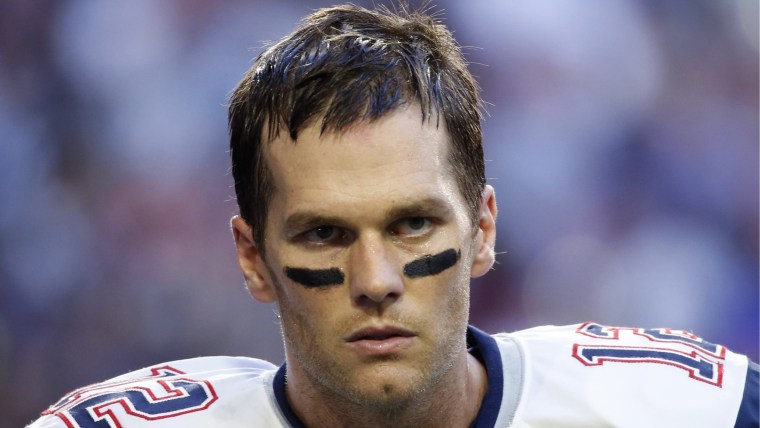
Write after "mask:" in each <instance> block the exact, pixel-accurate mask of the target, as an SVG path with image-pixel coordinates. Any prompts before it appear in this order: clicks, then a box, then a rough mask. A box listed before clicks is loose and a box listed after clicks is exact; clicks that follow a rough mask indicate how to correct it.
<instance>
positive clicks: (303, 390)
mask: <svg viewBox="0 0 760 428" xmlns="http://www.w3.org/2000/svg"><path fill="white" fill-rule="evenodd" d="M291 367H292V369H291ZM487 389H488V379H487V376H486V371H485V367H483V365H482V364H481V363H480V362H479V361H478V360H477V359H476V358H475V357H473V356H472V355H470V354H469V353H467V352H466V351H465V352H464V355H462V356H461V357H460V358H458V359H457V361H456V362H455V363H454V364H453V365H452V367H451V369H450V370H449V371H448V372H447V373H446V374H445V375H444V376H443V377H442V378H441V379H440V380H439V381H438V382H437V383H436V384H435V385H433V387H431V388H428V389H426V390H425V391H424V392H422V393H421V394H419V395H417V396H415V397H414V399H411V400H403V402H401V403H392V404H388V405H385V403H380V404H378V403H362V404H359V403H356V402H353V401H350V400H348V399H346V397H343V396H341V395H340V394H338V393H336V392H334V391H330V390H327V389H326V388H322V387H320V385H318V384H317V383H315V382H310V381H309V379H308V377H307V376H306V374H305V373H303V372H302V371H300V370H298V368H297V367H294V366H291V365H288V381H287V384H286V395H287V398H288V402H289V403H290V406H291V407H292V408H293V410H294V411H295V413H296V414H297V415H298V417H299V418H300V419H301V421H303V422H304V424H305V425H306V426H308V427H311V428H318V427H355V426H372V427H394V428H401V427H414V428H424V427H440V426H451V427H467V426H469V425H470V424H471V423H472V421H473V420H474V419H475V417H476V416H477V413H478V410H479V409H480V403H481V402H482V400H483V397H484V396H485V393H486V390H487ZM463 400H464V401H463ZM452 404H454V405H452Z"/></svg>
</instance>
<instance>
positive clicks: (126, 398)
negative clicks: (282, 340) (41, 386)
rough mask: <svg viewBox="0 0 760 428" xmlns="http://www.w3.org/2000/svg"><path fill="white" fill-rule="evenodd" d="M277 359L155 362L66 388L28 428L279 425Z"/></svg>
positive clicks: (213, 358) (242, 358)
mask: <svg viewBox="0 0 760 428" xmlns="http://www.w3.org/2000/svg"><path fill="white" fill-rule="evenodd" d="M276 371H277V367H276V366H274V365H273V364H271V363H269V362H266V361H263V360H258V359H254V358H245V357H199V358H192V359H186V360H178V361H172V362H168V363H162V364H157V365H154V366H150V367H146V368H143V369H140V370H136V371H133V372H130V373H127V374H124V375H121V376H117V377H114V378H112V379H109V380H107V381H104V382H100V383H96V384H92V385H88V386H85V387H82V388H79V389H77V390H75V391H72V392H71V393H69V394H67V395H66V396H65V397H63V398H62V399H60V400H58V401H57V402H56V403H54V404H53V405H51V406H50V407H49V408H48V409H47V410H45V411H44V412H43V413H42V417H41V418H40V419H38V420H37V421H35V422H34V423H33V424H31V425H29V427H28V428H53V427H56V428H57V427H68V428H90V427H93V428H94V427H102V426H119V427H123V428H128V427H161V428H174V427H190V428H194V427H205V426H224V427H237V426H240V427H242V426H244V424H247V425H245V426H253V427H256V426H262V427H263V426H272V427H276V426H279V425H280V423H279V421H280V420H281V417H280V416H279V414H278V411H277V410H276V406H275V405H274V397H273V396H272V392H271V387H270V385H271V380H272V378H273V377H274V375H275V373H276Z"/></svg>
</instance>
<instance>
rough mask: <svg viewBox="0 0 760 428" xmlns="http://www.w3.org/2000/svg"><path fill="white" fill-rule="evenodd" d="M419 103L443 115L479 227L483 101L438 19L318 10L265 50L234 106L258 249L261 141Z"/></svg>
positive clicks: (246, 203) (264, 182)
mask: <svg viewBox="0 0 760 428" xmlns="http://www.w3.org/2000/svg"><path fill="white" fill-rule="evenodd" d="M413 103H417V104H419V106H420V108H421V110H422V118H423V121H425V120H431V119H435V120H436V123H438V122H437V121H439V120H440V118H441V117H443V120H444V122H445V124H446V127H447V130H448V133H449V135H450V137H451V150H450V159H449V162H450V165H451V167H452V171H453V172H454V174H455V176H456V179H457V183H458V185H459V190H460V192H462V195H463V196H464V198H465V200H466V201H467V204H468V207H469V209H470V214H471V217H472V219H473V222H474V223H473V224H474V225H476V224H477V219H478V211H479V207H480V200H481V194H482V191H483V186H484V185H485V172H484V162H483V148H482V144H481V143H482V134H481V104H482V102H481V100H480V96H479V88H478V86H477V83H476V82H475V79H474V78H473V76H472V75H471V74H470V72H469V71H468V70H467V63H466V61H465V60H464V57H463V56H462V53H461V50H460V47H459V45H458V44H457V43H456V41H455V40H454V37H453V36H452V34H451V32H449V30H448V29H447V28H446V27H445V26H444V25H443V24H441V23H440V22H437V21H436V20H435V19H434V16H432V15H428V14H427V13H426V12H425V11H410V10H409V9H408V8H407V7H404V6H402V7H400V10H398V11H391V10H390V9H388V8H385V7H381V8H379V9H378V10H367V9H364V8H361V7H358V6H354V5H345V6H336V7H331V8H326V9H320V10H318V11H316V12H314V13H313V14H311V15H308V16H306V17H305V18H304V19H303V21H302V23H301V26H300V27H299V28H298V29H296V30H295V31H294V32H293V33H291V34H290V35H288V36H286V37H285V38H283V39H281V40H280V41H279V42H277V43H276V44H274V45H272V46H271V47H270V48H269V49H267V50H266V51H265V52H263V53H262V54H260V55H259V56H258V58H257V59H256V61H255V63H254V64H253V66H252V67H251V69H250V70H248V72H247V73H246V74H245V76H244V77H243V80H242V81H241V82H240V83H239V85H238V86H237V88H236V89H235V90H234V92H233V93H232V96H231V98H230V106H229V128H230V154H231V157H232V175H233V178H234V180H235V193H236V194H237V202H238V206H239V208H240V214H241V216H242V217H243V219H244V220H245V221H246V222H247V223H248V224H249V225H250V226H251V227H252V228H253V239H254V242H255V243H256V246H257V247H258V248H259V251H261V252H262V253H263V252H264V229H265V227H266V219H267V212H268V207H269V203H270V201H271V199H272V196H273V195H274V192H275V189H274V187H273V181H272V177H271V171H270V170H269V168H268V167H267V164H266V157H265V154H264V150H263V145H264V143H269V142H271V141H272V140H273V139H274V138H276V137H277V136H278V135H279V132H280V130H281V129H283V130H284V129H287V130H288V132H289V133H290V137H291V138H292V139H293V140H296V139H297V137H298V132H299V130H300V129H302V128H303V127H305V126H307V125H310V124H312V123H314V122H315V121H317V120H321V131H322V132H340V131H342V130H345V129H346V128H347V127H349V126H351V125H353V124H355V123H358V122H360V121H372V120H375V119H377V118H379V117H381V116H383V115H384V114H386V113H388V112H389V111H391V110H393V109H395V108H396V107H398V106H400V105H404V104H413ZM265 133H266V135H264V134H265Z"/></svg>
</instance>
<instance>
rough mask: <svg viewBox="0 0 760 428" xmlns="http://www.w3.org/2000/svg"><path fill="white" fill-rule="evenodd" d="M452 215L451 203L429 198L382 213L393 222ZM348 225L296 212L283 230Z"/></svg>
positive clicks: (311, 212)
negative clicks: (401, 219)
mask: <svg viewBox="0 0 760 428" xmlns="http://www.w3.org/2000/svg"><path fill="white" fill-rule="evenodd" d="M452 214H453V208H452V207H451V203H450V202H449V201H448V200H447V199H444V198H439V197H429V198H423V199H416V200H414V201H411V202H410V203H407V204H403V205H398V206H395V207H391V208H390V209H388V210H386V211H385V213H384V216H385V218H388V219H391V220H395V219H400V218H405V217H427V216H437V217H442V218H448V217H450V216H451V215H452ZM349 223H350V222H348V221H347V220H346V219H345V218H343V217H339V216H335V215H329V214H325V213H323V212H318V211H314V210H310V209H307V210H303V211H296V212H294V213H293V214H291V215H289V216H288V217H287V218H286V219H285V222H284V226H283V227H284V230H285V231H286V233H287V232H295V231H303V230H309V229H313V228H315V227H318V226H323V225H330V226H338V227H348V226H349Z"/></svg>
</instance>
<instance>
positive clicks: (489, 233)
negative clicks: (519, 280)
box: [470, 185, 497, 278]
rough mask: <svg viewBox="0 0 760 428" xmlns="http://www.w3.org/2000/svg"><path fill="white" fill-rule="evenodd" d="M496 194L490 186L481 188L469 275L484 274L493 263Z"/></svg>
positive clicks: (473, 276)
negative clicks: (473, 252) (473, 255)
mask: <svg viewBox="0 0 760 428" xmlns="http://www.w3.org/2000/svg"><path fill="white" fill-rule="evenodd" d="M496 212H497V210H496V195H495V194H494V190H493V187H492V186H489V185H486V186H485V187H484V188H483V199H482V201H481V203H480V214H479V217H478V230H477V233H476V236H475V240H474V245H475V250H476V253H475V257H473V259H472V269H471V271H470V276H471V277H472V278H477V277H479V276H482V275H485V273H486V272H488V271H489V270H490V269H491V267H492V266H493V264H494V261H495V258H496V256H495V251H494V245H496Z"/></svg>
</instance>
